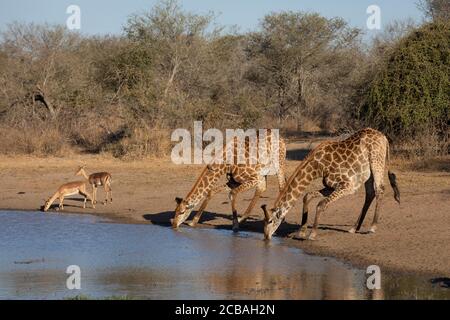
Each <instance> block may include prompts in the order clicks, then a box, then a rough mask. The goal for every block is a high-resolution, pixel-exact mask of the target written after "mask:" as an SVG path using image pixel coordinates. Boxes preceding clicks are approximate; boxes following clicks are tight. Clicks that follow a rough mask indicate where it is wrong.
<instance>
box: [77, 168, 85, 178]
mask: <svg viewBox="0 0 450 320" xmlns="http://www.w3.org/2000/svg"><path fill="white" fill-rule="evenodd" d="M84 169H86V166H81V167H78V170H77V171H76V172H75V175H76V176H82V175H83V173H84Z"/></svg>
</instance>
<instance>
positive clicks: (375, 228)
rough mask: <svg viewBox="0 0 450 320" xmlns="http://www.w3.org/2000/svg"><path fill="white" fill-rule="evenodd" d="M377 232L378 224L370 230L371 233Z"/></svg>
mask: <svg viewBox="0 0 450 320" xmlns="http://www.w3.org/2000/svg"><path fill="white" fill-rule="evenodd" d="M375 232H377V227H376V226H373V227H371V228H370V230H369V233H375Z"/></svg>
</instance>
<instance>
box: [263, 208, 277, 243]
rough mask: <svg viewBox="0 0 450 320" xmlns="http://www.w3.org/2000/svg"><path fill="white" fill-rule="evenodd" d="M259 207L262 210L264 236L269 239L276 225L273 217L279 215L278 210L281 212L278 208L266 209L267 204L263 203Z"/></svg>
mask: <svg viewBox="0 0 450 320" xmlns="http://www.w3.org/2000/svg"><path fill="white" fill-rule="evenodd" d="M261 209H262V210H263V212H264V238H265V239H266V240H271V239H272V235H273V234H274V233H275V231H276V229H277V226H276V225H275V218H276V217H277V216H279V214H277V213H278V212H281V209H280V208H277V209H270V211H267V206H266V205H263V206H262V207H261Z"/></svg>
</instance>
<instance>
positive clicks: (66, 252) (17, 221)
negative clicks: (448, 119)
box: [0, 211, 450, 299]
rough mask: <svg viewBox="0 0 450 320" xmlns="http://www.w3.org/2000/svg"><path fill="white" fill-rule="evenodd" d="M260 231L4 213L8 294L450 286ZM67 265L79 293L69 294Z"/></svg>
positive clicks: (240, 295) (357, 294)
mask: <svg viewBox="0 0 450 320" xmlns="http://www.w3.org/2000/svg"><path fill="white" fill-rule="evenodd" d="M261 238H262V235H261V234H255V233H247V232H241V233H239V234H238V235H234V234H233V233H232V232H231V231H227V230H213V229H192V228H187V227H185V228H182V229H181V231H178V232H177V231H173V230H172V229H170V228H167V227H161V226H155V225H131V224H117V223H111V221H108V220H106V219H104V218H99V217H95V216H90V215H76V214H70V215H61V214H44V213H41V212H36V213H33V212H5V211H0V298H1V299H62V298H67V297H74V296H77V295H87V296H89V297H92V298H104V297H108V296H128V297H131V298H138V299H416V298H418V299H422V298H426V299H436V298H444V299H449V298H450V290H449V289H446V288H441V287H440V286H439V285H432V284H431V283H430V279H428V278H424V277H419V276H414V275H393V274H384V273H383V274H382V289H381V290H374V291H372V290H368V289H367V287H366V279H367V275H366V274H365V271H364V270H361V269H357V268H354V267H352V266H350V265H347V264H344V263H342V262H339V261H337V260H335V259H332V258H323V257H315V256H311V255H307V254H305V253H303V252H302V251H301V250H300V249H297V248H291V247H288V246H286V245H285V244H283V243H282V240H280V239H274V240H273V241H272V242H271V243H270V244H267V243H265V242H264V241H261ZM69 265H78V266H79V267H80V268H81V290H68V289H67V288H66V279H67V277H68V275H67V274H66V273H65V272H66V268H67V267H68V266H69Z"/></svg>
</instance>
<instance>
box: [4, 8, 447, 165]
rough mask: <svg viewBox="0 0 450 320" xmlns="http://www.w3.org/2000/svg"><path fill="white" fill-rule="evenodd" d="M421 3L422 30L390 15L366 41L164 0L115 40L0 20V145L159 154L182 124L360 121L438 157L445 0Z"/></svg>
mask: <svg viewBox="0 0 450 320" xmlns="http://www.w3.org/2000/svg"><path fill="white" fill-rule="evenodd" d="M422 6H423V8H424V11H425V12H426V13H427V14H428V16H429V19H428V20H426V22H424V24H423V25H421V26H418V25H414V24H404V23H403V24H402V23H397V24H393V25H391V26H390V27H389V28H387V29H386V32H385V33H384V34H383V35H381V36H379V37H377V38H376V39H375V40H374V41H373V43H372V44H371V45H370V46H369V45H367V44H364V43H363V42H362V40H361V37H362V32H361V30H359V29H356V28H352V27H350V26H349V25H348V24H347V23H346V22H345V21H344V20H342V19H341V18H331V19H330V18H325V17H322V16H320V15H319V14H315V13H304V12H281V13H271V14H268V15H267V16H265V17H264V18H263V19H262V21H261V23H260V26H259V28H258V29H257V30H256V31H254V32H248V33H240V32H238V31H235V30H233V28H224V27H221V26H218V25H217V23H216V22H215V16H214V14H208V15H196V14H191V13H189V12H185V11H184V10H183V9H182V8H181V7H180V6H179V4H178V3H177V2H176V1H175V0H166V1H163V2H160V3H159V4H158V5H156V6H155V7H154V8H152V9H151V10H150V11H149V12H147V13H145V14H140V15H134V16H131V17H130V18H129V20H128V22H127V24H126V25H125V26H124V32H123V34H122V35H121V36H104V37H94V36H92V37H87V36H82V35H81V34H78V33H74V32H71V31H69V30H67V29H66V28H65V27H63V26H51V25H34V24H28V25H24V24H19V23H15V24H12V25H9V26H8V27H7V28H6V29H5V30H3V32H2V37H1V40H0V71H1V72H0V133H1V134H2V139H1V140H0V141H1V143H0V148H1V149H0V150H1V153H4V154H38V155H62V154H67V153H68V152H89V153H99V152H108V153H111V154H112V155H114V156H116V157H127V156H131V157H141V156H146V155H163V154H165V153H167V151H168V150H169V147H170V131H171V130H172V129H173V128H178V127H183V128H190V127H191V126H192V125H193V121H194V120H202V121H203V122H204V126H205V127H216V128H236V127H239V128H247V127H277V128H281V129H283V130H285V131H289V132H300V131H311V130H316V131H317V130H323V131H329V132H336V131H338V130H341V129H346V130H349V129H350V130H353V129H356V128H358V127H362V126H366V125H370V126H373V127H376V128H380V129H381V130H383V131H384V132H386V133H387V134H388V135H389V137H390V138H391V139H392V140H393V141H394V142H398V145H403V146H405V145H408V146H409V150H411V151H412V153H414V154H425V153H426V154H427V155H429V153H430V152H431V153H433V154H436V153H447V152H448V147H447V144H446V143H444V144H443V143H440V142H441V141H446V140H445V139H446V137H447V134H448V121H449V114H450V106H449V101H450V97H449V94H450V88H449V66H450V60H449V59H450V58H449V50H450V48H449V43H450V32H449V23H448V21H449V16H448V14H449V12H450V10H449V8H448V0H428V1H423V2H422ZM418 137H420V139H421V141H422V142H421V143H417V141H418V140H417V138H418ZM426 139H428V140H427V143H425V144H424V143H423V142H424V141H425V140H426ZM430 142H432V143H430ZM430 145H432V146H433V148H430V147H429V146H430ZM424 148H426V150H425V149H424ZM430 150H431V151H430Z"/></svg>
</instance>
